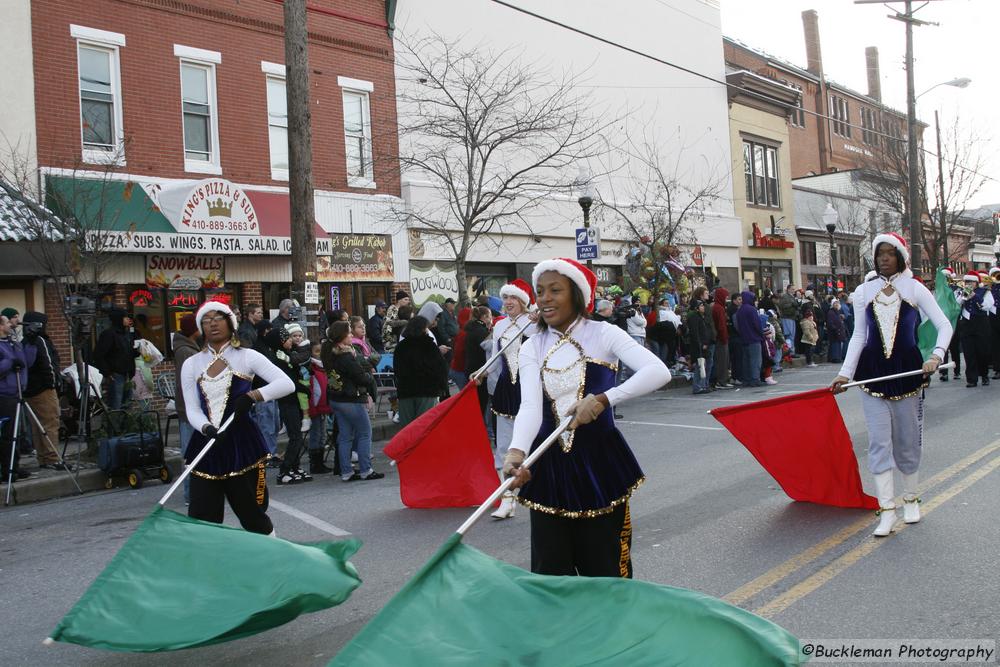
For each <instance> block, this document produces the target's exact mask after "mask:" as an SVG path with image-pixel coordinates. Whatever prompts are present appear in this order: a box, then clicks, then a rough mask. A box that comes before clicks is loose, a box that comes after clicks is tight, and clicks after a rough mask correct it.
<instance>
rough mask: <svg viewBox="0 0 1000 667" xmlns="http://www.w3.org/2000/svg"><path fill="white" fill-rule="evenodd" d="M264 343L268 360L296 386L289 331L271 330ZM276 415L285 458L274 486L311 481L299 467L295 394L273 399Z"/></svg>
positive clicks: (299, 435) (298, 417) (298, 418)
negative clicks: (285, 438) (282, 431)
mask: <svg viewBox="0 0 1000 667" xmlns="http://www.w3.org/2000/svg"><path fill="white" fill-rule="evenodd" d="M264 342H265V343H267V345H268V347H270V348H271V354H270V356H267V355H265V356H267V359H268V361H270V362H271V363H272V364H274V365H275V366H277V367H278V368H280V369H281V371H282V372H283V373H284V374H285V375H287V376H288V377H289V378H290V379H291V380H292V383H293V384H295V385H296V387H297V386H298V381H299V376H300V373H299V367H298V366H297V365H296V364H295V363H293V361H292V359H291V357H290V354H291V352H292V349H293V347H294V343H293V341H292V338H291V336H290V335H289V332H288V330H287V329H285V328H284V327H281V328H272V329H271V330H270V331H269V332H268V333H267V336H265V337H264ZM277 403H278V413H279V414H280V415H281V421H282V422H284V424H285V432H286V433H287V434H288V448H287V449H286V450H285V457H284V459H282V461H281V466H280V467H279V469H278V484H280V485H284V484H297V483H298V482H308V481H311V480H312V475H310V474H309V473H307V472H305V471H304V470H302V469H301V468H300V467H299V462H300V460H301V458H302V408H301V407H300V406H299V399H298V396H296V392H292V393H291V394H288V395H287V396H282V397H281V398H279V399H278V400H277Z"/></svg>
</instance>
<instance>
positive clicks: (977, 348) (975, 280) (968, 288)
mask: <svg viewBox="0 0 1000 667" xmlns="http://www.w3.org/2000/svg"><path fill="white" fill-rule="evenodd" d="M962 280H963V282H965V289H963V290H962V292H961V293H960V294H959V295H958V303H959V304H960V305H961V306H962V312H961V314H960V315H959V318H960V319H959V321H960V322H961V323H962V325H961V329H960V333H961V336H960V338H961V341H962V354H964V355H965V386H966V387H975V386H976V385H977V383H978V380H979V379H980V378H982V380H983V386H984V387H986V386H989V384H990V336H991V334H992V332H991V329H990V315H991V314H994V313H996V304H994V302H993V295H992V294H991V293H990V291H989V290H988V289H986V288H985V287H983V284H982V282H983V278H982V276H981V275H980V274H979V273H978V272H976V271H969V272H967V273H966V274H965V276H963V278H962Z"/></svg>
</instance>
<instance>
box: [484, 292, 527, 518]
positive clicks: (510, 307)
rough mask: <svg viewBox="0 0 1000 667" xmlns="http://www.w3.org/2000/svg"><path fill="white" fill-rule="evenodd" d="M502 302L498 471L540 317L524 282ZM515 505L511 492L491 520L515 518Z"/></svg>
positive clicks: (497, 334) (497, 330) (496, 336)
mask: <svg viewBox="0 0 1000 667" xmlns="http://www.w3.org/2000/svg"><path fill="white" fill-rule="evenodd" d="M500 298H501V299H503V309H504V313H506V315H507V317H505V318H503V319H502V320H500V321H499V322H497V323H496V324H494V325H493V354H494V355H495V354H497V353H498V352H499V351H500V350H501V349H502V350H503V354H501V355H500V360H499V365H500V369H499V370H500V377H499V378H498V379H497V384H496V388H495V389H494V390H493V401H492V408H491V409H492V410H493V414H495V415H496V417H497V426H496V444H497V446H496V451H495V452H494V459H495V462H496V467H497V469H500V468H503V461H504V458H505V457H506V456H507V450H508V449H509V448H510V441H511V438H512V437H513V436H514V418H515V417H516V416H517V412H518V409H519V408H520V406H521V383H520V378H519V374H518V370H519V366H518V356H519V355H520V353H521V343H522V342H523V341H524V340H526V339H527V338H528V337H529V336H531V335H532V334H533V333H535V325H534V321H535V320H537V319H538V317H537V315H532V314H531V313H529V310H530V308H531V306H533V305H534V303H535V293H534V291H533V290H532V289H531V285H529V284H528V283H526V282H524V281H523V280H521V279H520V278H518V279H517V280H512V281H510V282H509V283H507V284H506V285H504V286H503V287H501V288H500ZM504 346H506V347H504ZM491 371H492V369H491ZM515 505H516V503H515V502H514V492H513V491H508V492H507V493H505V494H504V495H503V498H502V499H501V501H500V507H498V508H497V510H496V511H495V512H493V514H492V515H491V516H492V517H493V518H494V519H508V518H510V517H512V516H514V507H515Z"/></svg>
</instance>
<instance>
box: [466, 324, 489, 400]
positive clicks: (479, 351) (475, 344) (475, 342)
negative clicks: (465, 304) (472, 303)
mask: <svg viewBox="0 0 1000 667" xmlns="http://www.w3.org/2000/svg"><path fill="white" fill-rule="evenodd" d="M492 327H493V312H492V311H491V310H490V309H489V307H488V306H476V307H475V308H473V309H472V319H471V320H469V323H468V324H466V325H465V372H466V374H467V375H471V374H472V373H475V372H476V371H477V370H479V369H480V368H482V367H483V366H484V365H485V364H486V350H484V349H483V341H485V340H486V339H487V338H489V335H490V329H491V328H492ZM478 392H479V408H480V410H481V411H482V412H483V415H484V418H485V415H486V404H487V403H488V402H489V391H488V388H487V384H486V374H485V373H484V374H483V375H482V377H481V382H480V383H479V389H478Z"/></svg>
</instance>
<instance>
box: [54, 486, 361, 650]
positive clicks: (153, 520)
mask: <svg viewBox="0 0 1000 667" xmlns="http://www.w3.org/2000/svg"><path fill="white" fill-rule="evenodd" d="M360 546H361V543H360V542H359V541H358V540H345V541H341V542H320V543H317V544H295V543H293V542H288V541H286V540H279V539H275V538H273V537H268V536H266V535H260V534H257V533H249V532H247V531H245V530H241V529H239V528H230V527H228V526H222V525H219V524H215V523H208V522H205V521H199V520H198V519H192V518H189V517H186V516H184V515H182V514H178V513H177V512H172V511H170V510H166V509H163V507H161V506H157V507H156V509H155V510H153V512H152V513H151V514H150V515H149V516H148V517H146V520H145V521H143V522H142V524H141V525H140V526H139V528H138V529H137V530H136V531H135V533H134V534H133V535H132V537H130V538H129V540H128V541H127V542H126V543H125V545H124V546H123V547H122V548H121V550H120V551H119V552H118V553H117V554H116V555H115V557H114V558H113V559H112V560H111V563H109V564H108V566H107V567H106V568H105V569H104V572H102V573H101V574H100V575H99V576H98V577H97V580H96V581H94V583H93V584H91V585H90V588H88V589H87V591H86V592H85V593H84V594H83V597H81V598H80V600H79V601H78V602H77V603H76V605H75V606H74V607H73V608H72V609H71V610H70V611H69V613H68V614H66V616H65V617H64V618H63V619H62V621H60V622H59V625H58V626H56V629H55V630H54V631H53V632H52V639H55V640H58V641H63V642H71V643H74V644H82V645H83V646H92V647H95V648H104V649H111V650H113V651H141V652H150V651H172V650H176V649H182V648H191V647H194V646H205V645H208V644H217V643H220V642H225V641H229V640H232V639H238V638H240V637H246V636H248V635H253V634H256V633H258V632H263V631H264V630H269V629H270V628H273V627H276V626H279V625H281V624H283V623H287V622H288V621H290V620H292V619H293V618H295V617H296V616H298V615H299V614H303V613H307V612H312V611H319V610H320V609H326V608H328V607H333V606H335V605H338V604H340V603H341V602H343V601H344V600H346V599H347V598H348V597H350V595H351V592H352V591H353V590H354V589H355V588H357V587H358V586H359V585H360V584H361V579H360V578H359V577H358V573H357V570H355V569H354V565H352V564H351V563H349V562H348V561H347V559H348V558H350V557H351V555H353V554H354V553H355V552H356V551H357V550H358V548H359V547H360Z"/></svg>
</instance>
